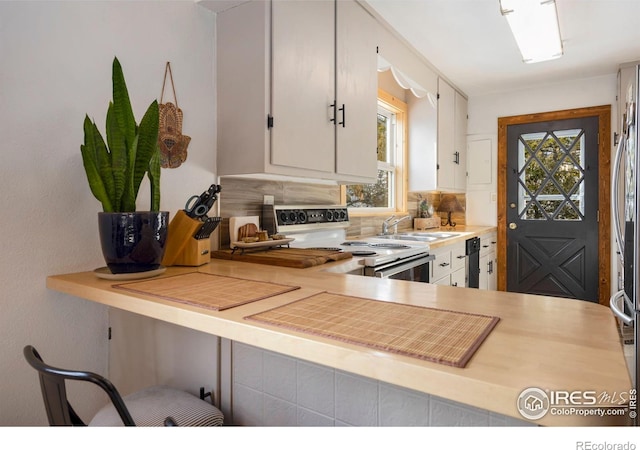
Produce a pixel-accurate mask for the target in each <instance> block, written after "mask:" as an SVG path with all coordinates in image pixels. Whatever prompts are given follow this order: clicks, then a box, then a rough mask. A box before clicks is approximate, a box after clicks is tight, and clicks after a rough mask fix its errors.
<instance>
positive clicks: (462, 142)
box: [453, 92, 467, 191]
mask: <svg viewBox="0 0 640 450" xmlns="http://www.w3.org/2000/svg"><path fill="white" fill-rule="evenodd" d="M454 103H455V118H454V145H453V151H454V160H455V163H454V172H455V174H454V177H453V178H454V184H455V188H456V189H457V190H461V191H465V190H466V189H467V99H466V98H464V97H463V96H462V94H460V93H459V92H456V93H455V102H454Z"/></svg>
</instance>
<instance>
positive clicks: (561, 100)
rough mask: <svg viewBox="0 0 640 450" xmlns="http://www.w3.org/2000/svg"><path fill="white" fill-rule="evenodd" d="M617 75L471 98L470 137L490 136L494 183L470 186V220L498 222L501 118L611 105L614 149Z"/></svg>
mask: <svg viewBox="0 0 640 450" xmlns="http://www.w3.org/2000/svg"><path fill="white" fill-rule="evenodd" d="M616 86H617V81H616V75H615V74H612V75H607V76H601V77H596V78H587V79H579V80H574V81H571V82H566V83H558V84H551V85H548V86H544V87H542V88H536V89H526V90H521V91H512V92H503V93H500V94H491V95H484V96H476V97H470V98H469V109H468V114H469V122H468V129H467V133H468V135H467V140H468V142H472V141H475V140H481V139H490V140H491V148H492V155H491V156H492V167H493V173H492V176H491V183H490V184H483V185H469V186H468V187H467V223H470V224H474V225H496V224H497V204H496V201H495V199H494V198H492V194H493V196H494V197H495V194H496V193H497V152H498V117H507V116H514V115H521V114H529V113H541V112H547V111H556V110H563V109H573V108H583V107H589V106H600V105H611V119H612V133H611V138H612V149H613V130H615V126H614V125H615V123H617V122H616V121H617V118H616V106H615V105H616Z"/></svg>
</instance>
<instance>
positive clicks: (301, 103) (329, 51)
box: [247, 1, 335, 172]
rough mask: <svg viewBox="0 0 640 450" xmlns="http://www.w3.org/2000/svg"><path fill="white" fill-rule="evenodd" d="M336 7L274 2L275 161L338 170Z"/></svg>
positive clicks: (317, 168)
mask: <svg viewBox="0 0 640 450" xmlns="http://www.w3.org/2000/svg"><path fill="white" fill-rule="evenodd" d="M334 8H335V5H334V2H327V1H304V2H301V1H274V2H272V60H271V72H272V77H271V116H272V117H273V128H272V129H271V161H270V162H271V164H275V165H283V166H290V167H296V168H302V169H312V170H316V171H323V172H334V171H335V127H334V125H333V123H332V122H331V118H332V117H333V108H330V105H331V104H332V103H333V101H334V98H335V9H334ZM268 44H269V43H266V44H265V45H268ZM247 88H248V89H249V88H250V86H249V87H247Z"/></svg>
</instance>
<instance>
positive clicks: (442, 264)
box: [440, 263, 449, 267]
mask: <svg viewBox="0 0 640 450" xmlns="http://www.w3.org/2000/svg"><path fill="white" fill-rule="evenodd" d="M448 265H449V263H440V267H447V266H448Z"/></svg>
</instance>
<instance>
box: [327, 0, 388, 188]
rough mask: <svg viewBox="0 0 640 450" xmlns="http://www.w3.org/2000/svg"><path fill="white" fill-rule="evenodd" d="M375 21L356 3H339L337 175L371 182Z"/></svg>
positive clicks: (374, 169) (373, 166)
mask: <svg viewBox="0 0 640 450" xmlns="http://www.w3.org/2000/svg"><path fill="white" fill-rule="evenodd" d="M373 20H374V19H373V18H372V17H371V16H370V15H369V14H368V13H367V12H366V11H365V10H364V9H363V8H362V7H361V6H360V5H358V4H357V3H356V2H354V1H338V2H337V10H336V96H337V106H336V121H337V123H336V172H337V173H338V174H339V175H351V176H358V177H366V178H369V179H370V181H371V182H375V180H376V176H377V173H378V170H377V167H378V165H377V155H376V116H377V107H378V106H377V105H378V100H377V96H378V95H377V92H378V72H377V57H378V55H377V53H376V34H375V22H374V21H373Z"/></svg>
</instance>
